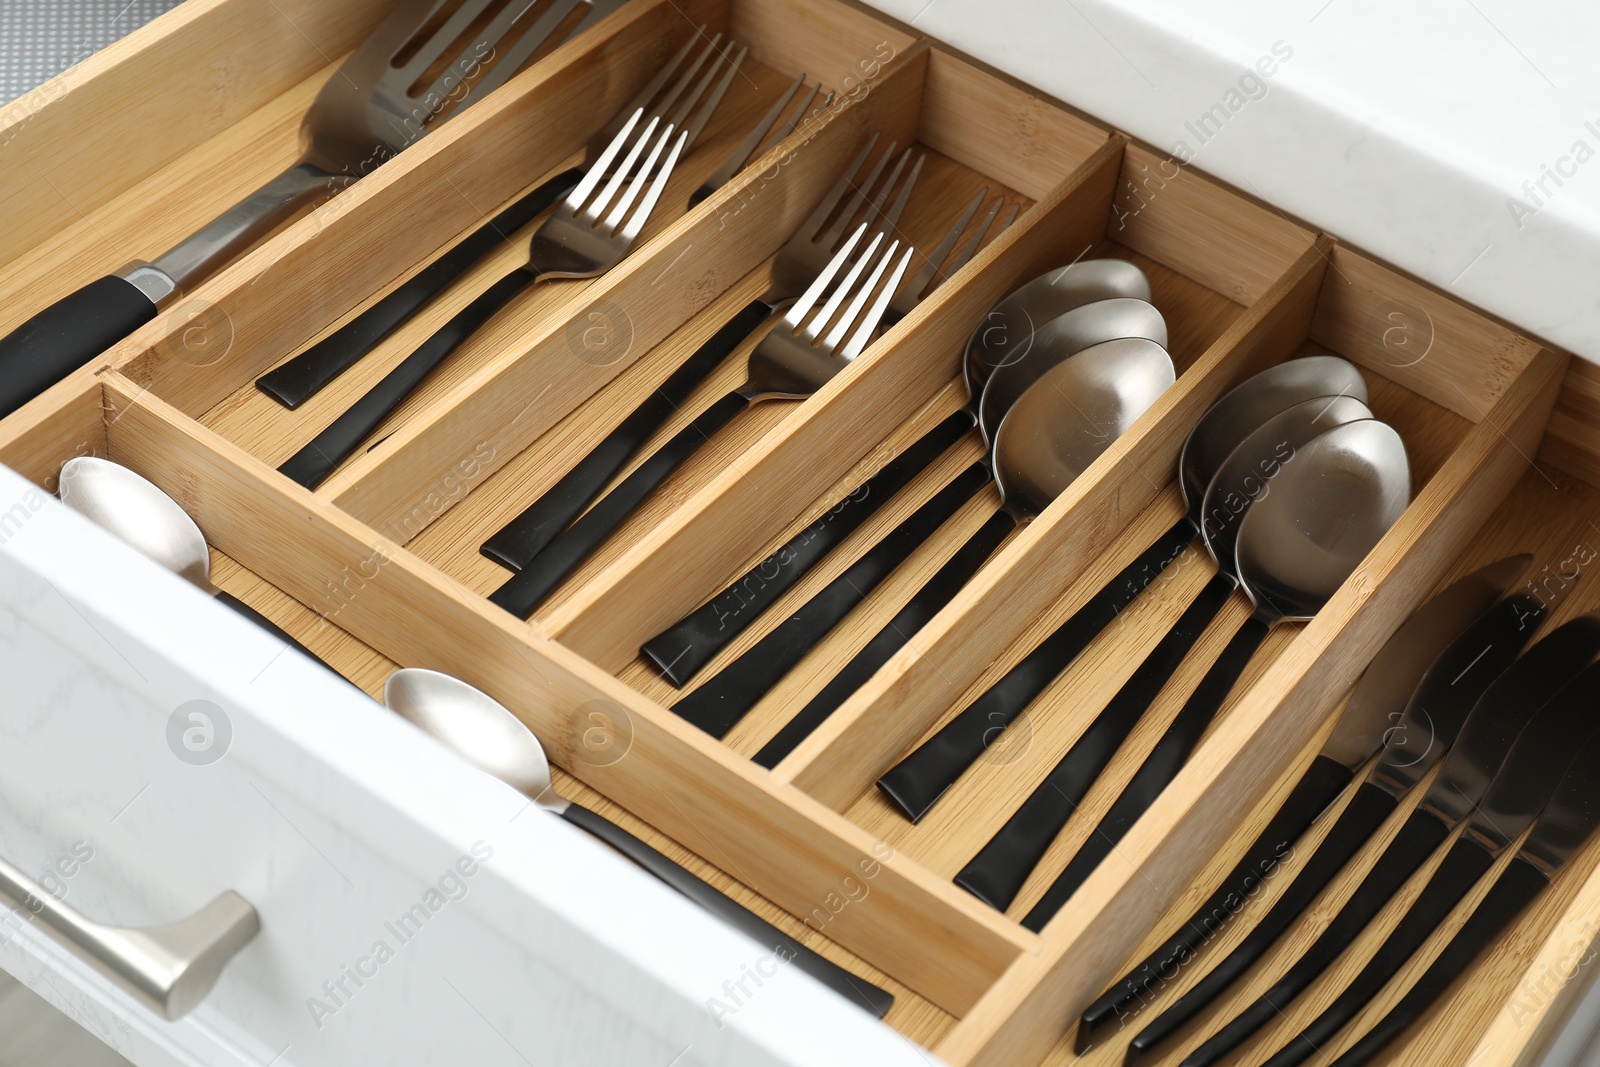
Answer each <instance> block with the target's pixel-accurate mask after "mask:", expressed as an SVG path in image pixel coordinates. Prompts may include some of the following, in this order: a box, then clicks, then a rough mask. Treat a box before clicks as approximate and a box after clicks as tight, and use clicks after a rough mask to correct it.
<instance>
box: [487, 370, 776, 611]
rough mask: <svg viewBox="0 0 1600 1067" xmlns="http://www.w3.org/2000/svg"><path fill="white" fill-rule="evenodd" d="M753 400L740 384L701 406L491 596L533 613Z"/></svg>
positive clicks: (513, 608) (504, 605)
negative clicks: (663, 483) (738, 386)
mask: <svg viewBox="0 0 1600 1067" xmlns="http://www.w3.org/2000/svg"><path fill="white" fill-rule="evenodd" d="M750 404H751V401H750V399H749V398H748V397H746V396H745V395H744V394H743V393H741V392H738V391H737V390H735V391H734V392H731V393H729V394H728V395H726V396H724V397H723V398H722V399H721V400H718V401H717V402H716V403H715V404H712V405H711V406H710V407H709V408H707V409H706V410H705V411H703V412H701V413H700V415H699V417H698V418H696V419H695V420H694V421H693V422H691V423H690V424H689V425H687V426H685V427H684V428H683V429H681V430H679V431H678V432H677V433H676V434H675V435H673V437H672V439H671V440H669V441H668V442H667V443H666V444H664V445H662V446H661V447H660V448H658V449H656V450H655V452H653V453H651V455H650V456H649V457H647V458H646V459H645V461H644V462H643V463H641V464H639V466H637V467H635V468H634V470H633V473H632V474H629V475H628V476H627V477H626V478H624V479H623V480H622V481H621V482H619V483H618V484H617V486H616V487H615V488H614V489H612V490H611V492H609V493H607V494H606V495H605V496H603V497H601V498H600V502H599V503H597V504H596V505H595V506H594V507H592V508H590V509H589V510H588V511H586V512H584V513H583V516H582V518H580V519H578V521H577V522H574V523H573V524H572V525H571V526H569V527H567V528H566V530H564V531H563V532H562V533H561V535H560V536H559V537H557V538H556V539H555V540H554V541H552V542H550V545H549V547H547V548H546V549H545V550H544V551H543V552H541V553H539V555H538V556H537V557H536V558H535V559H534V560H532V561H531V562H530V563H529V564H528V566H526V567H524V568H523V569H522V570H520V571H518V572H517V573H516V574H513V575H512V576H511V577H510V579H508V580H507V581H506V583H505V584H504V585H502V586H501V587H500V588H499V589H496V590H495V591H494V593H493V594H491V595H490V597H489V602H490V603H491V604H496V605H498V606H499V607H502V608H505V609H506V610H507V611H509V612H511V613H512V614H513V615H515V616H517V618H519V619H526V618H527V617H528V616H529V615H532V614H533V612H534V609H536V608H537V607H538V606H539V605H540V604H542V603H543V602H544V599H545V597H547V596H549V595H550V594H551V592H553V591H554V590H555V588H556V586H558V585H560V584H561V583H562V582H563V581H565V580H566V578H567V576H568V575H570V574H571V573H572V572H573V571H575V570H577V569H578V567H579V566H581V565H582V563H583V561H584V560H586V559H588V558H589V557H590V556H592V555H593V554H594V553H595V552H596V550H598V549H599V548H600V546H601V545H603V544H605V543H606V540H607V538H609V537H610V536H611V535H612V534H613V533H615V532H616V530H617V527H619V526H621V525H622V524H623V523H624V522H626V521H627V519H628V516H629V515H631V514H633V512H634V509H635V508H637V507H638V506H639V505H640V504H642V503H644V501H645V498H646V497H648V496H649V495H650V494H651V493H652V492H653V491H654V490H655V488H656V487H657V486H659V485H660V484H661V483H662V482H664V481H666V480H667V478H668V476H669V475H671V474H672V472H673V471H675V470H677V469H678V468H679V467H681V466H683V465H684V464H685V463H687V462H688V461H689V459H690V457H692V456H693V455H694V454H695V452H696V451H697V450H698V449H699V448H700V446H701V445H703V444H705V443H706V441H707V440H708V439H709V438H710V437H711V435H712V434H714V433H716V432H717V431H718V430H720V429H722V428H723V427H724V426H726V425H727V424H728V423H730V422H732V421H733V420H734V418H735V417H736V416H737V415H738V414H739V413H740V412H742V411H744V410H745V409H746V408H748V407H749V406H750Z"/></svg>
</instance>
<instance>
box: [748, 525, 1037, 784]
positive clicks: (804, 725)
mask: <svg viewBox="0 0 1600 1067" xmlns="http://www.w3.org/2000/svg"><path fill="white" fill-rule="evenodd" d="M1016 528H1017V524H1016V521H1015V520H1014V519H1012V517H1011V516H1010V514H1009V513H1007V512H1004V511H997V512H995V513H994V514H993V515H991V516H989V519H988V521H987V522H985V523H984V524H983V525H982V526H980V527H979V528H978V529H977V531H976V532H975V533H973V535H972V536H971V537H970V538H968V539H967V543H966V544H964V545H962V546H961V547H960V548H959V549H958V550H957V551H956V554H955V555H953V556H951V557H950V558H949V559H948V560H946V561H945V564H944V566H942V567H940V568H939V569H938V571H936V572H935V573H934V575H933V577H932V578H929V579H928V580H927V582H926V583H924V584H923V586H922V588H921V589H919V590H917V592H916V595H915V596H913V597H912V598H911V599H910V600H909V601H908V602H907V603H906V605H905V607H903V608H901V609H900V610H899V611H898V612H896V613H895V616H894V618H892V619H890V620H889V621H888V623H886V624H885V625H884V627H883V629H881V630H879V631H878V632H877V633H876V634H875V635H874V636H873V638H872V640H871V641H868V642H867V643H866V645H864V646H863V647H862V649H861V651H859V652H857V653H856V654H855V656H853V657H852V658H851V660H850V662H849V663H846V664H845V665H844V668H843V669H842V670H840V671H839V673H838V674H836V675H834V676H833V678H832V679H831V680H830V681H829V682H828V684H827V685H826V686H824V687H823V688H822V691H821V692H819V693H818V694H817V695H816V696H814V697H812V698H811V700H810V701H809V702H808V703H807V704H806V706H805V707H803V708H801V709H800V711H799V712H798V713H797V714H796V715H795V716H794V718H792V719H790V720H789V721H788V722H787V723H786V724H784V727H783V729H782V730H779V731H778V733H777V734H776V735H775V736H774V737H773V738H772V740H771V741H768V742H767V743H766V744H765V745H763V746H762V748H761V751H759V752H757V753H756V755H755V762H756V763H758V764H760V765H761V766H763V767H766V768H769V769H770V768H772V767H776V766H777V765H778V763H779V761H780V760H782V759H783V758H784V757H785V756H787V755H788V754H789V753H790V752H793V751H794V748H795V746H796V745H798V744H799V743H800V742H802V741H804V740H805V739H806V738H808V737H810V736H811V732H812V731H813V730H815V729H816V728H817V727H818V726H821V725H822V724H823V722H824V721H825V720H826V719H827V718H828V716H830V715H832V714H833V713H834V712H835V711H837V710H838V708H839V705H840V704H843V703H844V702H845V701H846V700H848V699H849V698H850V694H851V693H854V692H855V691H856V690H857V689H860V688H861V687H862V686H863V685H865V684H866V682H867V679H869V678H871V677H872V676H873V675H874V674H876V673H878V668H879V667H882V666H883V665H884V664H885V663H888V662H889V660H890V659H891V658H892V657H893V656H894V654H895V653H896V652H898V651H900V649H901V648H902V647H904V646H905V644H906V642H907V641H910V640H911V638H913V637H915V636H916V634H917V631H919V630H921V629H922V628H923V627H924V626H926V625H928V623H929V621H930V620H932V618H933V617H934V616H935V615H937V614H938V613H939V612H940V610H941V609H943V608H944V606H945V605H946V604H948V603H950V601H951V600H953V599H954V598H955V595H956V594H957V593H959V592H961V589H962V587H963V586H965V585H966V584H967V582H968V581H970V580H971V578H972V576H973V575H974V574H976V573H978V570H979V569H980V568H981V567H982V566H983V565H984V563H985V562H987V561H988V559H989V557H990V556H992V555H994V553H995V550H996V549H997V548H999V547H1000V545H1001V543H1002V542H1003V541H1005V539H1006V538H1007V537H1008V536H1010V534H1011V531H1012V530H1014V529H1016Z"/></svg>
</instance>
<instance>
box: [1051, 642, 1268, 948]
mask: <svg viewBox="0 0 1600 1067" xmlns="http://www.w3.org/2000/svg"><path fill="white" fill-rule="evenodd" d="M1270 629H1271V624H1270V623H1268V622H1265V621H1263V620H1262V619H1261V618H1260V617H1258V616H1254V615H1252V616H1251V617H1250V618H1249V619H1248V620H1247V621H1246V622H1245V624H1244V625H1243V626H1241V627H1239V630H1238V632H1237V633H1235V634H1234V635H1233V639H1232V640H1230V641H1229V642H1228V647H1227V648H1224V649H1223V650H1222V655H1220V656H1218V657H1217V660H1216V662H1215V663H1213V664H1212V665H1211V669H1210V670H1209V671H1207V672H1206V676H1205V677H1204V678H1202V679H1200V685H1199V686H1198V687H1197V688H1196V689H1195V691H1194V692H1193V693H1192V694H1190V696H1189V700H1188V702H1187V703H1185V704H1184V705H1183V710H1181V711H1179V712H1178V716H1177V718H1175V719H1173V720H1172V724H1171V725H1170V726H1168V727H1167V732H1166V733H1165V734H1163V735H1162V736H1161V740H1160V741H1157V742H1156V747H1155V748H1154V749H1153V750H1152V751H1151V753H1150V755H1149V756H1147V757H1145V761H1144V762H1143V763H1142V764H1140V765H1139V769H1138V770H1137V771H1135V772H1134V775H1133V780H1132V781H1130V782H1129V783H1128V784H1127V785H1126V786H1125V787H1124V788H1123V790H1122V793H1121V795H1119V796H1118V797H1117V799H1116V801H1115V803H1113V804H1112V805H1111V810H1110V811H1108V812H1106V814H1105V816H1104V817H1103V818H1101V820H1100V822H1099V823H1098V824H1097V825H1096V826H1095V828H1094V831H1093V832H1092V833H1090V835H1089V838H1088V840H1086V841H1085V842H1084V843H1083V845H1082V846H1080V847H1079V849H1078V854H1077V855H1075V856H1073V857H1072V859H1071V861H1070V862H1068V864H1067V869H1066V870H1064V871H1062V872H1061V874H1060V876H1059V877H1058V878H1056V880H1055V882H1053V883H1052V884H1051V886H1050V888H1049V889H1047V890H1045V894H1044V896H1043V897H1042V898H1041V899H1040V901H1039V903H1037V904H1035V905H1034V906H1033V910H1032V911H1030V912H1028V914H1027V915H1026V916H1024V917H1023V920H1022V925H1023V926H1026V927H1027V928H1028V929H1029V930H1032V931H1033V932H1034V933H1038V932H1039V931H1040V930H1043V929H1044V925H1045V923H1047V922H1049V921H1050V920H1051V919H1052V918H1053V917H1054V916H1055V914H1056V912H1058V911H1060V910H1061V906H1062V905H1063V904H1065V903H1066V902H1067V901H1068V899H1070V898H1071V896H1072V894H1073V893H1076V892H1077V891H1078V887H1079V886H1080V885H1082V884H1083V882H1084V879H1086V878H1088V877H1089V875H1091V874H1093V873H1094V869H1095V868H1096V867H1098V866H1100V862H1101V861H1102V860H1104V859H1105V858H1106V857H1107V856H1108V855H1110V854H1111V850H1112V849H1114V848H1115V847H1116V846H1117V843H1118V842H1119V841H1121V840H1122V838H1123V835H1125V834H1126V833H1127V832H1128V831H1129V830H1130V829H1132V827H1133V824H1134V823H1136V822H1138V821H1139V816H1141V815H1143V814H1144V813H1145V811H1146V809H1148V808H1149V807H1150V805H1152V804H1154V803H1155V802H1156V799H1157V798H1158V797H1160V796H1161V791H1162V790H1163V789H1165V788H1166V787H1167V783H1169V782H1171V781H1172V779H1174V778H1176V777H1177V775H1178V772H1179V771H1181V770H1182V769H1183V765H1184V764H1185V763H1187V762H1188V760H1189V754H1190V753H1191V752H1193V751H1194V748H1195V746H1196V745H1198V744H1199V743H1200V738H1201V736H1202V735H1204V734H1205V732H1206V728H1207V727H1209V726H1210V725H1211V720H1212V719H1214V718H1215V717H1216V714H1217V712H1218V711H1219V710H1221V708H1222V705H1223V704H1224V703H1225V702H1226V701H1227V699H1228V692H1229V691H1230V690H1231V689H1232V688H1233V683H1234V682H1236V681H1238V679H1239V675H1241V674H1243V673H1244V669H1245V667H1246V666H1248V665H1249V663H1250V657H1251V656H1253V655H1255V651H1256V649H1257V648H1260V647H1261V642H1262V641H1264V640H1266V637H1267V632H1268V630H1270Z"/></svg>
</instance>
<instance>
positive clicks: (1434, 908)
mask: <svg viewBox="0 0 1600 1067" xmlns="http://www.w3.org/2000/svg"><path fill="white" fill-rule="evenodd" d="M1492 866H1494V857H1493V856H1492V855H1490V854H1489V852H1488V851H1486V850H1485V849H1484V848H1482V847H1481V846H1479V845H1477V844H1474V843H1473V842H1471V841H1467V840H1460V841H1457V842H1456V843H1455V845H1454V846H1452V847H1451V849H1450V851H1449V852H1447V853H1446V854H1445V857H1444V862H1443V863H1441V864H1439V869H1438V870H1436V871H1434V873H1433V877H1432V878H1430V879H1429V880H1428V885H1427V888H1425V889H1424V890H1423V891H1422V894H1421V895H1420V896H1418V897H1417V899H1416V900H1415V901H1414V902H1413V903H1412V905H1411V907H1410V909H1408V910H1407V911H1406V914H1405V918H1403V919H1401V920H1400V925H1399V926H1396V927H1395V928H1394V929H1393V930H1392V931H1390V933H1389V936H1388V937H1387V938H1385V939H1384V942H1383V944H1382V945H1380V946H1379V947H1378V951H1377V952H1376V953H1374V954H1373V956H1372V959H1371V960H1369V961H1368V962H1367V965H1366V966H1365V967H1363V968H1362V969H1361V973H1360V974H1358V975H1357V976H1356V978H1355V980H1354V981H1352V982H1351V983H1350V984H1349V985H1348V986H1347V987H1345V990H1344V992H1342V993H1340V994H1339V998H1338V999H1337V1000H1335V1001H1334V1002H1333V1003H1332V1004H1330V1005H1329V1006H1328V1009H1327V1010H1326V1011H1324V1012H1323V1013H1322V1014H1321V1015H1319V1016H1317V1018H1316V1020H1315V1021H1314V1022H1312V1023H1311V1025H1310V1026H1307V1027H1306V1028H1305V1029H1304V1030H1302V1031H1301V1032H1300V1033H1299V1034H1298V1035H1297V1036H1296V1037H1294V1038H1293V1039H1292V1040H1291V1041H1290V1042H1289V1043H1288V1044H1287V1045H1285V1046H1284V1047H1283V1048H1281V1049H1279V1050H1278V1051H1277V1053H1275V1054H1274V1055H1273V1057H1272V1059H1270V1060H1268V1061H1267V1062H1266V1064H1265V1067H1292V1065H1294V1064H1298V1063H1303V1062H1305V1061H1306V1060H1307V1059H1309V1058H1310V1057H1312V1056H1313V1055H1315V1054H1316V1053H1317V1052H1319V1051H1320V1050H1321V1049H1322V1048H1323V1047H1324V1046H1326V1045H1327V1044H1329V1043H1330V1042H1332V1041H1333V1039H1334V1037H1335V1036H1337V1035H1338V1033H1339V1031H1340V1030H1341V1029H1342V1028H1343V1027H1344V1024H1345V1023H1347V1022H1349V1021H1350V1020H1351V1019H1353V1018H1355V1017H1356V1015H1357V1014H1358V1013H1359V1012H1360V1011H1361V1009H1362V1008H1364V1007H1366V1005H1367V1003H1368V1002H1369V1001H1370V1000H1372V998H1373V997H1375V996H1377V995H1378V993H1379V992H1381V991H1382V990H1383V987H1384V986H1385V985H1386V984H1388V981H1389V979H1391V978H1393V977H1394V976H1395V974H1396V973H1398V972H1399V970H1400V968H1401V967H1403V966H1405V964H1406V961H1407V960H1409V959H1410V958H1411V957H1412V956H1413V955H1414V954H1415V953H1416V951H1417V950H1418V949H1420V948H1421V947H1422V946H1423V944H1424V943H1425V942H1426V941H1427V940H1428V938H1429V937H1431V936H1433V932H1434V931H1435V930H1437V929H1438V928H1439V926H1440V924H1441V923H1443V922H1444V921H1445V919H1446V918H1447V917H1448V916H1449V915H1450V912H1451V911H1452V910H1453V909H1454V908H1455V906H1456V905H1457V904H1459V903H1460V902H1461V898H1462V897H1464V896H1466V895H1467V892H1468V891H1469V890H1471V889H1472V887H1473V886H1474V885H1477V884H1478V879H1479V878H1482V877H1483V876H1484V874H1486V873H1487V872H1488V870H1489V868H1490V867H1492Z"/></svg>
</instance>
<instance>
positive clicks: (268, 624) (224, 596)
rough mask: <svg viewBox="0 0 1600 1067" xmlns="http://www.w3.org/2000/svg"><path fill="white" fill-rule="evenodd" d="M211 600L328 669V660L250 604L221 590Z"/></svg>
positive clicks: (330, 668)
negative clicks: (230, 609)
mask: <svg viewBox="0 0 1600 1067" xmlns="http://www.w3.org/2000/svg"><path fill="white" fill-rule="evenodd" d="M211 599H213V600H215V601H216V602H217V603H218V604H223V605H226V606H227V607H229V608H232V609H233V610H234V611H236V612H238V613H239V614H240V615H243V616H244V617H245V618H247V619H249V620H250V621H251V622H253V623H255V624H256V625H257V626H259V627H261V628H262V629H263V630H265V631H267V633H269V634H271V635H272V636H273V637H276V638H277V639H278V640H280V641H282V642H283V643H284V644H286V645H288V646H289V647H290V648H293V649H297V650H299V651H301V652H304V653H305V654H306V655H308V656H310V657H311V658H312V659H314V660H316V661H317V662H318V663H320V664H322V665H323V666H324V667H328V662H327V660H325V659H323V658H322V657H321V656H319V655H317V654H316V653H315V652H313V651H311V650H310V649H309V648H307V647H306V646H305V645H302V644H301V643H300V642H299V641H296V640H295V639H294V638H293V637H290V636H289V634H288V632H287V631H286V630H284V629H283V627H281V626H279V625H278V624H277V623H275V622H273V621H272V620H271V619H269V618H267V617H266V616H265V615H263V614H261V612H259V611H257V610H256V609H255V608H252V607H251V606H250V605H249V604H246V603H245V602H244V601H242V600H240V599H239V598H238V597H236V596H234V595H233V594H232V593H224V592H223V591H221V590H220V589H219V590H218V591H217V592H216V593H214V594H212V597H211ZM328 669H329V670H330V671H331V670H333V668H332V667H328ZM334 673H335V674H337V673H338V672H337V671H334Z"/></svg>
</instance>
